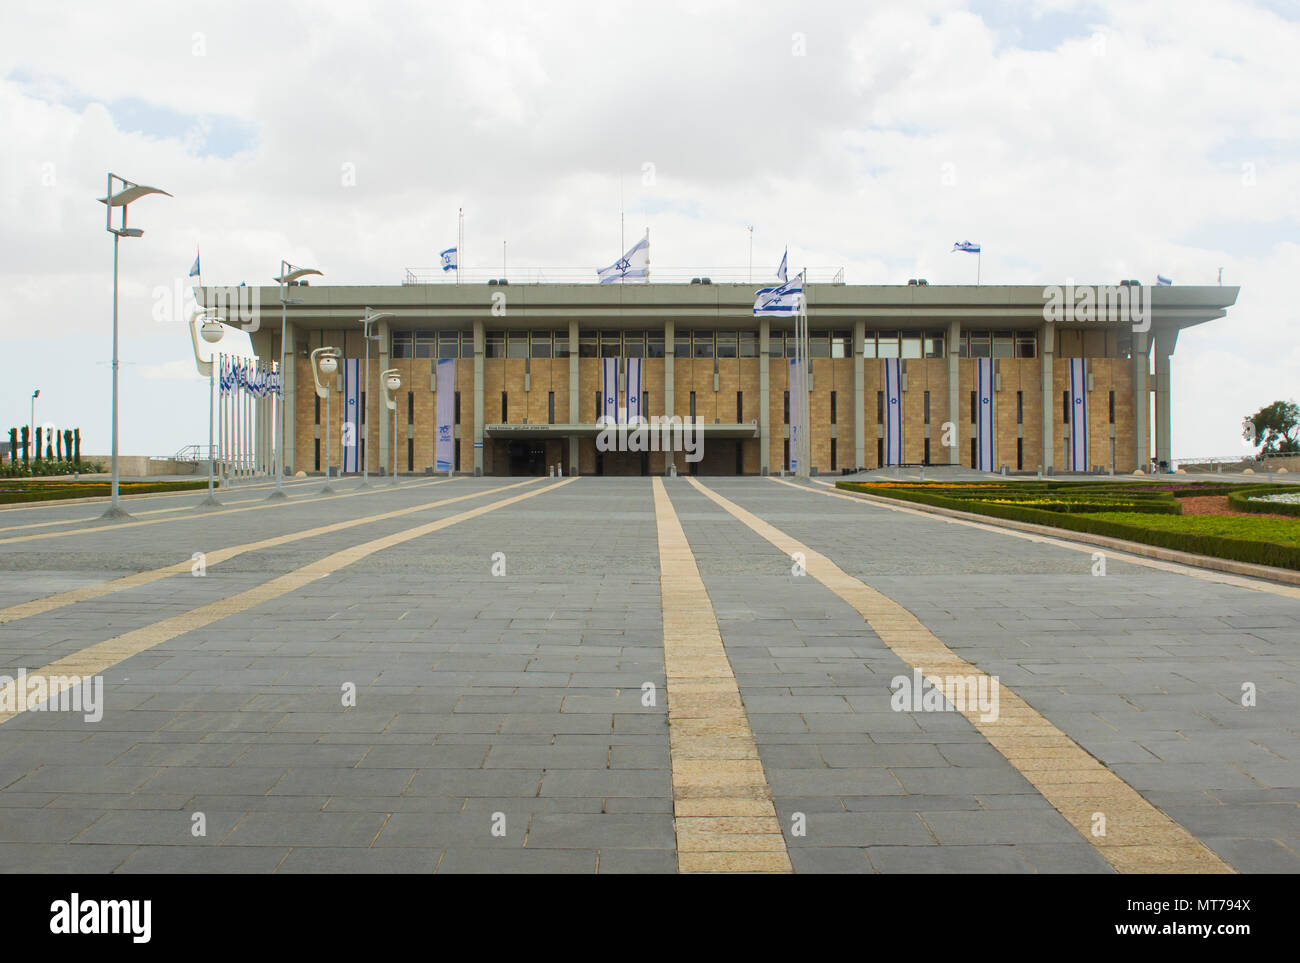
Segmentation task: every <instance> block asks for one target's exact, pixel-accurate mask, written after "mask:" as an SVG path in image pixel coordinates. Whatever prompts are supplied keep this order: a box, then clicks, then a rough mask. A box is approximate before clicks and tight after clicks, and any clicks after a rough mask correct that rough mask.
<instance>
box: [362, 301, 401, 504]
mask: <svg viewBox="0 0 1300 963" xmlns="http://www.w3.org/2000/svg"><path fill="white" fill-rule="evenodd" d="M391 317H393V315H392V314H391V313H390V312H388V311H373V310H371V309H370V308H366V316H365V317H364V318H362V319H361V324H362V325H363V327H362V329H361V333H362V337H363V339H364V340H365V342H366V369H365V370H366V374H365V387H364V388H363V389H362V392H363V397H364V398H365V399H366V403H365V405H364V407H363V409H362V412H361V418H362V420H363V421H364V422H365V426H366V433H365V439H366V444H365V449H366V451H365V457H364V458H362V459H361V484H360V485H358V486H357V487H358V488H365V487H366V486H367V485H369V484H370V410H369V409H370V342H371V341H377V340H379V335H377V334H371V333H370V326H371V325H372V324H374V323H375V322H376V321H386V320H387V319H389V318H391Z"/></svg>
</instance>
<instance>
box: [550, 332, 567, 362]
mask: <svg viewBox="0 0 1300 963" xmlns="http://www.w3.org/2000/svg"><path fill="white" fill-rule="evenodd" d="M551 356H552V357H554V358H567V357H568V356H569V332H568V331H567V330H566V331H556V332H555V333H554V334H553V335H552V336H551Z"/></svg>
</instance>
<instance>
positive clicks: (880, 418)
mask: <svg viewBox="0 0 1300 963" xmlns="http://www.w3.org/2000/svg"><path fill="white" fill-rule="evenodd" d="M884 423H885V393H884V392H883V391H877V392H876V424H878V425H883V424H884Z"/></svg>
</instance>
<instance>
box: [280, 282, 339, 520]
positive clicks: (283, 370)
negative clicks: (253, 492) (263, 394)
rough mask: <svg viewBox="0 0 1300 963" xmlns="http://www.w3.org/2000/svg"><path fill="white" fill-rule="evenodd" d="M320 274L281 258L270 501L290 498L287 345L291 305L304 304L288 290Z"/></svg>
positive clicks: (314, 370)
mask: <svg viewBox="0 0 1300 963" xmlns="http://www.w3.org/2000/svg"><path fill="white" fill-rule="evenodd" d="M320 273H321V272H320V271H317V270H316V269H315V268H306V267H295V266H294V265H292V264H290V263H289V262H288V261H286V260H284V259H283V258H281V260H280V276H279V277H278V278H275V279H274V280H275V283H276V284H278V285H279V286H280V439H279V442H280V443H279V444H278V445H276V450H277V451H278V452H279V455H278V457H277V459H276V460H277V461H278V462H279V465H277V466H276V470H275V489H274V490H273V491H272V492H271V494H269V495H267V496H266V497H267V500H268V501H270V500H278V499H282V498H288V497H289V496H288V495H286V494H285V493H284V465H285V462H284V422H285V407H286V405H285V389H286V388H287V386H288V384H289V373H288V372H289V352H288V344H287V338H288V335H289V305H291V304H302V298H291V297H289V296H288V294H287V289H288V286H289V285H290V284H292V283H293V282H294V281H297V280H299V279H300V278H304V277H307V276H308V275H310V274H320ZM311 370H312V377H313V378H315V377H316V365H315V363H313V364H312V369H311ZM316 384H317V385H318V386H319V384H320V380H319V379H317V381H316ZM317 393H318V394H319V388H318V389H317ZM328 479H329V476H328V474H327V475H326V487H329V481H328Z"/></svg>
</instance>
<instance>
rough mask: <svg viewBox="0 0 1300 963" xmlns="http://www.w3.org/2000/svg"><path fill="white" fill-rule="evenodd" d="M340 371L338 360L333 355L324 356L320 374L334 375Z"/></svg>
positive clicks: (321, 360)
mask: <svg viewBox="0 0 1300 963" xmlns="http://www.w3.org/2000/svg"><path fill="white" fill-rule="evenodd" d="M338 370H339V363H338V359H337V358H335V357H334V355H332V354H327V355H322V356H321V359H320V373H321V374H323V375H327V376H328V375H332V374H333V373H334V372H336V371H338Z"/></svg>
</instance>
